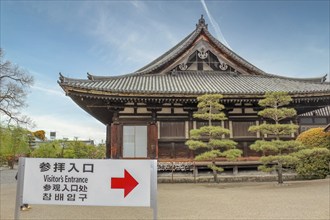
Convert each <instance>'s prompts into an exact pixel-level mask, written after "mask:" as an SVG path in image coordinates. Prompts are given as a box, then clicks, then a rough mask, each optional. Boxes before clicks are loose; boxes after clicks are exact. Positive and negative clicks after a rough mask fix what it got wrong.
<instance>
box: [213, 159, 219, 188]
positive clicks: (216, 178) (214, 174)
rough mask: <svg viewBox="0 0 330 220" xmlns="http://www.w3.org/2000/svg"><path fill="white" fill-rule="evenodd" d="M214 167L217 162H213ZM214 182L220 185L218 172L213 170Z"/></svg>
mask: <svg viewBox="0 0 330 220" xmlns="http://www.w3.org/2000/svg"><path fill="white" fill-rule="evenodd" d="M212 165H213V167H215V161H214V160H213V161H212ZM213 181H214V182H215V183H218V171H217V170H213Z"/></svg>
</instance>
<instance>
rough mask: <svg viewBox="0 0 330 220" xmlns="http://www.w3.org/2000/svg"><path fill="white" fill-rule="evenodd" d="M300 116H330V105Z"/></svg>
mask: <svg viewBox="0 0 330 220" xmlns="http://www.w3.org/2000/svg"><path fill="white" fill-rule="evenodd" d="M299 116H328V117H330V105H329V106H326V107H324V108H320V109H316V110H314V111H310V112H306V113H304V114H301V115H299Z"/></svg>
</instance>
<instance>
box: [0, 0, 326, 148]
mask: <svg viewBox="0 0 330 220" xmlns="http://www.w3.org/2000/svg"><path fill="white" fill-rule="evenodd" d="M0 4H1V48H3V49H4V51H5V58H6V59H8V60H11V61H13V62H14V63H17V64H18V65H20V66H21V67H22V68H24V69H26V70H28V71H29V72H30V73H31V74H32V75H33V76H34V77H35V84H34V86H33V87H32V88H31V92H30V93H29V96H28V100H27V101H28V105H29V106H28V107H27V108H26V109H24V113H25V114H27V115H29V116H30V117H31V119H32V120H34V122H35V123H36V125H37V126H36V127H35V128H33V129H32V130H38V129H42V130H45V131H46V133H47V136H49V132H50V131H56V132H57V138H64V137H65V138H69V139H73V138H74V137H78V138H79V139H94V140H96V141H97V142H101V141H102V140H103V141H104V140H105V130H106V129H105V126H104V125H103V124H102V123H100V122H99V121H97V120H96V119H94V118H93V117H91V116H90V115H89V114H87V113H86V112H84V111H83V110H82V109H81V108H80V107H78V106H77V105H76V104H75V103H74V102H73V101H72V100H71V99H70V98H69V97H67V96H65V94H64V92H63V91H62V89H61V88H60V86H59V85H58V83H57V80H58V78H59V72H61V73H62V74H63V75H64V76H67V77H71V78H84V79H85V78H86V77H87V72H89V73H91V74H93V75H121V74H126V73H131V72H134V71H135V70H137V69H139V68H141V67H142V66H144V65H146V64H148V63H149V62H150V61H152V60H154V59H156V58H157V57H158V56H160V55H161V54H163V53H165V52H166V51H167V50H169V49H170V48H171V47H172V46H174V45H175V44H177V43H178V42H179V41H180V40H182V39H183V38H184V37H186V36H187V35H188V34H190V33H191V32H192V31H193V30H194V29H195V27H196V26H195V25H196V23H197V22H198V19H199V18H200V16H201V14H204V17H205V20H206V23H208V27H209V28H208V29H209V31H210V32H211V33H212V34H213V36H215V37H216V38H218V39H219V40H220V41H221V42H223V43H224V44H226V45H228V46H229V47H230V48H231V49H232V50H233V51H235V52H236V53H237V54H238V55H240V56H241V57H243V58H244V59H246V60H248V61H249V62H250V63H252V64H254V65H255V66H257V67H258V68H260V69H262V70H264V71H265V72H268V73H272V74H277V75H281V76H289V77H297V78H298V77H301V78H304V77H318V76H322V75H325V74H327V73H329V20H330V18H329V10H330V9H329V7H330V6H329V1H328V0H324V1H317V0H311V1H228V0H226V1H205V2H204V1H3V0H1V1H0Z"/></svg>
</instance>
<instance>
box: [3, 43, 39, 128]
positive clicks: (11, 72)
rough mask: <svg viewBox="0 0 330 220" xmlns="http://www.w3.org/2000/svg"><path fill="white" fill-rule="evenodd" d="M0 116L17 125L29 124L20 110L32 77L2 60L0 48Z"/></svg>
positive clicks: (14, 65) (31, 82) (23, 104)
mask: <svg viewBox="0 0 330 220" xmlns="http://www.w3.org/2000/svg"><path fill="white" fill-rule="evenodd" d="M0 65H1V66H0V70H1V71H0V114H1V120H3V121H6V122H8V124H9V123H11V122H12V121H14V122H16V123H17V124H31V120H30V119H29V118H28V117H27V116H24V115H21V112H20V111H21V109H22V108H24V107H26V95H27V92H28V89H29V88H30V86H32V85H33V76H31V75H30V74H29V72H28V71H26V70H23V69H22V68H20V67H19V66H18V65H16V64H13V63H12V62H10V61H8V60H4V54H3V50H2V49H1V48H0Z"/></svg>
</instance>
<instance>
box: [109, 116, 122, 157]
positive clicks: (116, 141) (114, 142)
mask: <svg viewBox="0 0 330 220" xmlns="http://www.w3.org/2000/svg"><path fill="white" fill-rule="evenodd" d="M122 130H123V129H122V125H121V124H119V123H118V122H114V123H112V125H111V159H119V158H121V157H122V146H121V145H122V142H123V140H122V139H123V135H122V134H123V131H122Z"/></svg>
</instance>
